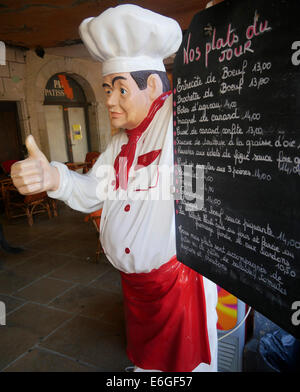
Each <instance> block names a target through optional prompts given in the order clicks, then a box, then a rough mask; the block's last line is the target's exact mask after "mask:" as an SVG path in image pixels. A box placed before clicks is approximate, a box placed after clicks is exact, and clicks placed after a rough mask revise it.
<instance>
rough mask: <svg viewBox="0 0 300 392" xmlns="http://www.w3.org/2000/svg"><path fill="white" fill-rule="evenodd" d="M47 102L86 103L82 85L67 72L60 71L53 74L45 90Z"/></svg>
mask: <svg viewBox="0 0 300 392" xmlns="http://www.w3.org/2000/svg"><path fill="white" fill-rule="evenodd" d="M44 97H45V101H44V103H45V104H48V103H54V102H59V103H70V102H72V103H75V102H78V103H84V102H85V101H86V98H85V95H84V92H83V89H82V88H81V86H80V85H79V84H78V83H77V82H76V80H74V79H73V78H72V77H70V76H69V75H67V74H64V73H59V74H56V75H54V76H52V77H51V78H50V79H49V80H48V82H47V85H46V88H45V90H44Z"/></svg>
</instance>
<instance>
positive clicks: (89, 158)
mask: <svg viewBox="0 0 300 392" xmlns="http://www.w3.org/2000/svg"><path fill="white" fill-rule="evenodd" d="M100 155H101V154H100V152H98V151H90V152H88V153H87V154H86V156H85V162H86V163H87V166H86V167H85V168H83V173H87V172H88V171H89V170H90V169H91V168H92V167H93V166H94V164H95V162H96V161H97V159H98V158H99V156H100Z"/></svg>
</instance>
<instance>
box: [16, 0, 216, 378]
mask: <svg viewBox="0 0 300 392" xmlns="http://www.w3.org/2000/svg"><path fill="white" fill-rule="evenodd" d="M79 31H80V35H81V38H82V41H83V42H84V44H85V46H86V47H87V49H88V51H89V52H90V54H91V55H92V57H93V58H94V59H96V60H98V61H100V62H101V63H102V74H103V88H104V91H105V94H106V106H107V109H108V111H109V115H110V119H111V124H112V126H113V127H115V128H122V129H123V131H121V132H120V133H118V134H117V135H114V136H113V138H112V141H111V143H110V144H109V145H108V147H107V149H106V150H105V151H104V152H103V153H102V154H101V155H100V157H99V159H98V161H97V162H96V163H95V165H94V166H93V168H92V169H91V170H90V171H89V172H88V173H87V174H79V173H76V172H74V171H70V170H68V168H67V166H65V165H64V164H62V163H59V162H51V163H50V164H49V162H48V161H47V159H46V157H45V156H44V155H43V153H42V152H41V151H40V150H39V149H38V147H37V145H36V144H35V141H34V139H33V137H32V136H29V137H28V138H27V140H26V145H27V149H28V152H29V158H27V159H25V160H24V161H20V162H18V163H16V164H15V165H14V166H13V168H12V173H11V175H12V178H13V181H14V184H15V186H16V187H17V188H18V189H19V191H20V193H22V194H32V193H38V192H42V191H47V192H48V195H49V196H50V197H52V198H56V199H59V200H63V201H64V202H65V203H66V204H67V205H69V206H70V207H71V208H73V209H75V210H79V211H82V212H84V213H90V212H93V211H96V210H99V209H100V208H103V211H102V217H101V226H100V240H101V244H102V247H103V249H104V252H105V254H106V256H107V258H108V260H109V261H110V262H111V263H112V264H113V265H114V267H116V268H117V269H118V270H119V271H120V273H121V278H122V288H123V294H124V306H125V317H126V335H127V354H128V357H129V359H130V360H131V361H132V362H133V364H134V365H135V371H146V370H148V371H165V372H173V371H174V372H190V371H217V330H216V323H217V314H216V304H217V290H216V285H215V284H214V283H212V282H211V281H209V280H208V279H206V278H205V277H202V276H201V275H200V274H198V273H197V272H195V271H194V270H192V269H190V268H188V267H187V266H185V265H184V264H182V263H181V262H180V261H178V260H177V259H176V245H175V218H174V197H173V193H172V187H171V186H169V188H168V189H169V194H166V193H168V192H162V193H163V195H161V193H160V192H158V191H157V190H158V189H160V188H163V185H164V184H163V182H164V181H165V179H166V176H164V175H163V173H162V172H160V168H161V167H169V168H172V167H173V119H172V113H173V103H172V94H171V91H170V86H169V82H168V78H167V75H166V72H165V68H164V64H163V59H164V58H166V57H169V56H170V55H171V54H173V53H175V52H176V51H177V50H178V48H179V46H180V43H181V40H182V33H181V29H180V27H179V25H178V23H177V22H176V21H175V20H173V19H170V18H167V17H165V16H162V15H159V14H156V13H154V12H152V11H149V10H146V9H144V8H141V7H138V6H135V5H129V4H124V5H119V6H117V7H115V8H109V9H107V10H106V11H105V12H103V13H102V14H101V15H99V16H97V17H95V18H88V19H85V20H84V21H83V22H82V23H81V25H80V27H79ZM140 173H141V174H140ZM138 176H139V178H140V182H139V183H138V182H137V180H136V178H137V177H138ZM165 188H166V187H165Z"/></svg>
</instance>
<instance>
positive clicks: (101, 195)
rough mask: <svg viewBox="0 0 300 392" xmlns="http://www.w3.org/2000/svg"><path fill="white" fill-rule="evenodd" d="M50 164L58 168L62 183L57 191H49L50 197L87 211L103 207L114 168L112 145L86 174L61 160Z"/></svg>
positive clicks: (76, 208)
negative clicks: (69, 167)
mask: <svg viewBox="0 0 300 392" xmlns="http://www.w3.org/2000/svg"><path fill="white" fill-rule="evenodd" d="M50 164H51V165H52V166H54V167H56V168H57V169H58V171H59V176H60V184H59V188H58V189H57V190H56V191H53V192H50V191H49V192H47V193H48V196H49V197H51V198H53V199H58V200H62V201H63V202H64V203H66V204H67V205H68V206H69V207H71V208H72V209H74V210H77V211H81V212H85V213H90V212H94V211H97V210H99V209H100V208H102V207H103V202H104V200H105V199H106V198H107V194H106V190H107V188H108V186H107V184H108V180H109V177H110V175H111V171H112V169H113V166H112V147H111V146H108V148H107V149H106V150H105V152H104V153H102V154H101V155H100V157H99V158H98V160H97V161H96V163H95V164H94V166H93V168H92V169H91V170H90V171H89V172H88V173H86V174H79V173H77V172H76V171H72V170H69V169H68V167H67V166H66V165H64V164H63V163H61V162H55V161H52V162H51V163H50Z"/></svg>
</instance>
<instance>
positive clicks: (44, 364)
mask: <svg viewBox="0 0 300 392" xmlns="http://www.w3.org/2000/svg"><path fill="white" fill-rule="evenodd" d="M96 371H98V370H97V368H95V367H93V366H88V365H86V364H81V363H78V362H76V361H74V360H72V359H69V358H65V357H62V356H60V355H57V354H55V353H52V352H48V351H44V350H41V349H39V348H36V349H34V350H32V351H30V352H28V353H27V354H26V355H24V356H23V357H22V358H20V359H18V360H17V361H16V362H14V363H13V364H12V365H10V366H9V367H7V368H6V369H5V372H96Z"/></svg>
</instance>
